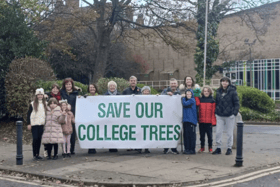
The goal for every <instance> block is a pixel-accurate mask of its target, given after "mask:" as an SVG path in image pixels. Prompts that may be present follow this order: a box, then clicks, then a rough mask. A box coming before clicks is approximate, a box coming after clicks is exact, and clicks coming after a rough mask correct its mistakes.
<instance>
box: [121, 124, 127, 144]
mask: <svg viewBox="0 0 280 187" xmlns="http://www.w3.org/2000/svg"><path fill="white" fill-rule="evenodd" d="M123 128H125V130H126V131H127V129H128V128H127V126H126V125H122V126H121V127H120V139H121V140H122V141H124V140H127V138H128V132H126V131H125V132H123ZM123 134H124V137H123Z"/></svg>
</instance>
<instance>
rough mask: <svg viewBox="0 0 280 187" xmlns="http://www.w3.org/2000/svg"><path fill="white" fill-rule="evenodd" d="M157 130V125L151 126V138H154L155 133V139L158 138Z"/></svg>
mask: <svg viewBox="0 0 280 187" xmlns="http://www.w3.org/2000/svg"><path fill="white" fill-rule="evenodd" d="M153 129H154V130H153ZM157 131H158V128H157V126H156V125H151V126H150V140H153V134H154V135H155V140H158V135H157Z"/></svg>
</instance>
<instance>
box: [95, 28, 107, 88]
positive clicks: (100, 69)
mask: <svg viewBox="0 0 280 187" xmlns="http://www.w3.org/2000/svg"><path fill="white" fill-rule="evenodd" d="M100 37H101V38H100V40H99V42H98V45H97V46H96V47H97V49H96V53H97V54H96V61H95V66H94V75H93V80H92V81H93V82H95V83H97V82H98V79H100V78H102V77H104V75H105V70H106V66H107V59H108V50H109V48H110V32H107V33H102V34H100Z"/></svg>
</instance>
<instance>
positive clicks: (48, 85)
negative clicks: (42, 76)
mask: <svg viewBox="0 0 280 187" xmlns="http://www.w3.org/2000/svg"><path fill="white" fill-rule="evenodd" d="M53 83H57V84H58V85H59V86H60V88H62V83H63V80H57V81H43V80H39V81H37V82H36V85H37V87H38V88H44V90H45V92H50V91H51V89H52V85H53ZM75 86H77V87H79V88H81V89H82V92H80V95H84V94H86V93H87V90H88V86H87V85H85V84H82V83H80V82H77V81H75Z"/></svg>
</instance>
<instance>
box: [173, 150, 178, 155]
mask: <svg viewBox="0 0 280 187" xmlns="http://www.w3.org/2000/svg"><path fill="white" fill-rule="evenodd" d="M172 153H173V154H174V155H178V154H180V153H179V151H177V150H176V151H172Z"/></svg>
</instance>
